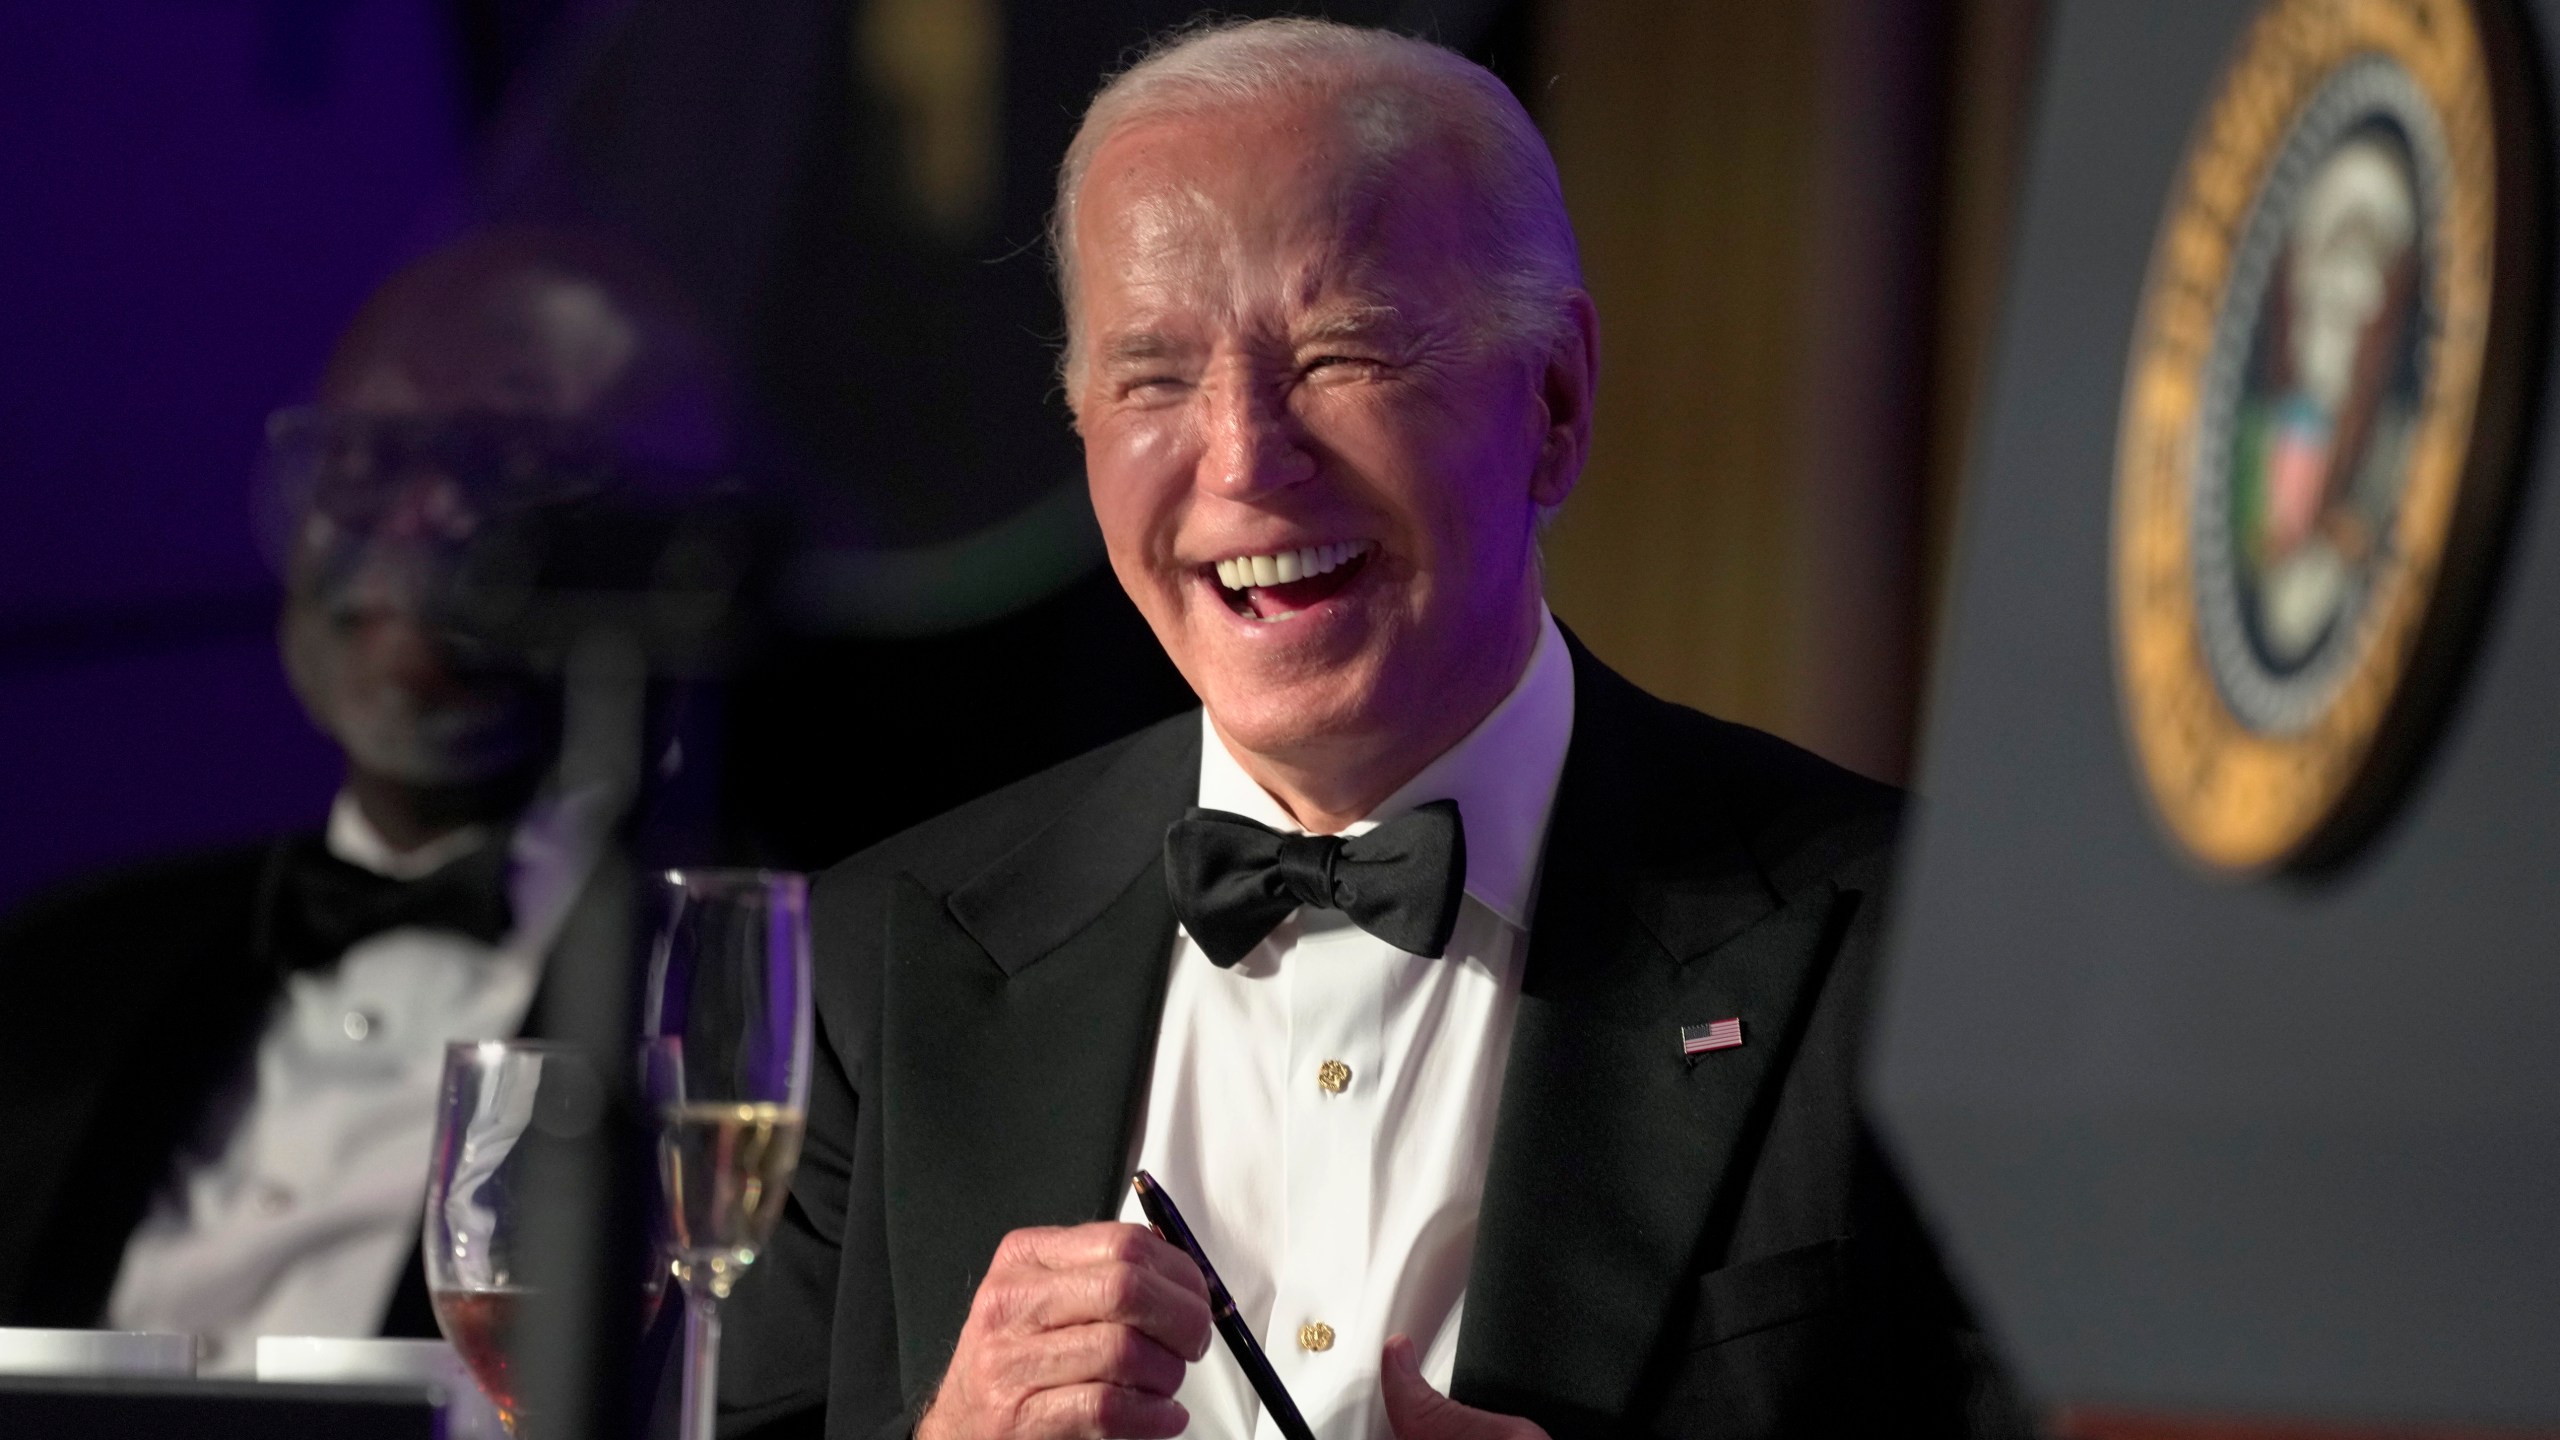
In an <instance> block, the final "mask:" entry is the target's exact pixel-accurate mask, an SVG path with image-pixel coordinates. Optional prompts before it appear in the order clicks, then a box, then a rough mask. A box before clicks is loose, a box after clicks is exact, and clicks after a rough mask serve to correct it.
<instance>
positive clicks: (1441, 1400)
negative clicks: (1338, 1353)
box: [1378, 1335, 1456, 1440]
mask: <svg viewBox="0 0 2560 1440" xmlns="http://www.w3.org/2000/svg"><path fill="white" fill-rule="evenodd" d="M1378 1386H1379V1388H1380V1389H1381V1390H1382V1391H1384V1392H1385V1394H1386V1401H1387V1428H1389V1429H1391V1430H1393V1431H1395V1433H1396V1437H1397V1440H1426V1437H1429V1436H1432V1435H1436V1434H1437V1433H1439V1432H1438V1427H1437V1426H1436V1425H1435V1423H1434V1422H1435V1421H1437V1420H1438V1419H1439V1418H1440V1412H1441V1410H1442V1409H1443V1408H1444V1407H1446V1406H1449V1405H1453V1404H1455V1403H1456V1402H1455V1401H1453V1400H1451V1399H1450V1398H1449V1397H1448V1396H1446V1395H1443V1394H1441V1393H1440V1392H1439V1391H1437V1390H1434V1389H1432V1388H1431V1382H1430V1381H1428V1380H1425V1379H1423V1378H1422V1359H1421V1357H1420V1356H1418V1355H1416V1354H1414V1353H1413V1341H1412V1340H1411V1339H1409V1338H1407V1337H1405V1336H1402V1335H1398V1336H1395V1337H1394V1338H1392V1339H1390V1340H1388V1341H1387V1348H1386V1350H1385V1352H1384V1353H1382V1354H1381V1355H1379V1357H1378Z"/></svg>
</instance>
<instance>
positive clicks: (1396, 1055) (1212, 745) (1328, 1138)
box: [1121, 615, 1573, 1440]
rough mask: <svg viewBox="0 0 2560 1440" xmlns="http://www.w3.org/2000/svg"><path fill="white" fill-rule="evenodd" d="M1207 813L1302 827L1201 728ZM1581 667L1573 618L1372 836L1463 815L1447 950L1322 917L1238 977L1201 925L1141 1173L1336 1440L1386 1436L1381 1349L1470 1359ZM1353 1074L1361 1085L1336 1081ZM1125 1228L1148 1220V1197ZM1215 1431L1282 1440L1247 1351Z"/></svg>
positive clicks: (1259, 951)
mask: <svg viewBox="0 0 2560 1440" xmlns="http://www.w3.org/2000/svg"><path fill="white" fill-rule="evenodd" d="M1201 728H1202V732H1203V733H1202V738H1201V744H1200V804H1202V805H1203V806H1206V807H1208V808H1210V809H1216V810H1231V811H1234V812H1235V813H1237V814H1240V815H1245V816H1248V817H1250V818H1252V819H1254V820H1258V821H1260V822H1262V823H1263V824H1265V825H1268V826H1270V827H1272V828H1273V829H1275V830H1280V831H1284V832H1290V833H1303V830H1302V829H1301V827H1299V826H1298V825H1296V824H1294V823H1293V822H1291V820H1290V819H1289V817H1288V814H1287V812H1286V811H1284V810H1283V809H1282V808H1281V807H1280V805H1279V804H1278V803H1277V802H1276V801H1274V800H1273V799H1272V798H1271V797H1270V796H1269V795H1268V794H1266V793H1265V792H1264V791H1263V790H1262V788H1261V787H1260V786H1258V785H1256V784H1255V783H1254V782H1253V781H1252V779H1250V778H1249V777H1248V776H1246V774H1245V772H1244V770H1243V769H1242V767H1240V766H1239V765H1237V763H1236V761H1235V758H1234V757H1233V756H1232V755H1230V754H1229V753H1228V752H1227V749H1226V747H1225V745H1224V743H1223V742H1221V741H1220V740H1219V738H1218V734H1217V732H1216V731H1215V730H1214V729H1211V728H1209V725H1208V721H1207V717H1206V716H1205V715H1204V716H1203V717H1202V721H1201ZM1572 734H1573V663H1572V657H1571V655H1570V654H1569V653H1568V652H1567V651H1566V649H1565V643H1564V636H1563V634H1562V632H1560V631H1559V630H1558V629H1557V628H1556V623H1555V619H1554V617H1553V616H1551V615H1542V618H1541V621H1540V626H1539V637H1538V642H1537V647H1536V650H1535V651H1534V652H1533V654H1532V655H1531V657H1530V661H1529V666H1528V669H1527V670H1526V671H1525V672H1524V673H1523V674H1522V676H1521V678H1520V682H1519V684H1518V685H1516V686H1515V687H1514V688H1513V689H1512V692H1511V694H1510V695H1509V696H1508V697H1507V698H1505V699H1504V700H1503V702H1502V704H1501V705H1500V706H1498V707H1496V708H1495V710H1494V711H1493V713H1492V714H1490V715H1488V716H1486V717H1485V719H1484V720H1483V722H1482V723H1480V724H1478V725H1477V726H1476V728H1475V729H1474V730H1472V731H1469V732H1468V734H1467V736H1466V738H1464V739H1462V740H1460V741H1459V742H1458V743H1457V744H1456V745H1455V746H1453V747H1451V748H1450V750H1449V751H1448V752H1447V753H1446V754H1443V755H1442V756H1441V757H1440V758H1439V759H1437V760H1435V761H1433V762H1432V763H1431V764H1430V765H1429V766H1427V767H1425V768H1424V770H1423V771H1422V773H1421V774H1419V775H1417V776H1415V777H1414V778H1413V780H1412V782H1411V783H1409V784H1407V785H1405V786H1404V787H1403V788H1402V789H1400V790H1398V791H1397V792H1396V793H1395V794H1394V795H1393V796H1391V797H1389V798H1388V799H1387V801H1386V802H1385V803H1384V804H1381V805H1380V806H1378V808H1377V809H1376V810H1375V811H1373V812H1371V814H1370V815H1369V817H1368V818H1367V819H1364V820H1362V821H1361V822H1360V823H1359V824H1356V825H1353V826H1352V827H1350V829H1348V830H1346V831H1344V832H1343V833H1345V834H1347V835H1359V834H1365V833H1366V832H1368V831H1370V830H1373V829H1375V828H1376V827H1377V826H1378V825H1380V824H1382V823H1384V822H1386V821H1388V820H1392V819H1394V818H1396V817H1397V816H1399V815H1402V814H1404V813H1405V812H1407V811H1409V810H1412V809H1413V808H1414V807H1416V806H1418V805H1421V804H1424V803H1425V802H1428V801H1432V800H1440V799H1454V800H1456V801H1457V802H1458V811H1459V816H1460V819H1461V821H1462V822H1463V823H1464V825H1465V827H1466V846H1467V881H1466V899H1465V900H1464V901H1463V902H1462V904H1461V906H1460V909H1459V912H1458V923H1457V930H1456V933H1455V934H1454V935H1453V936H1452V938H1451V940H1450V942H1449V949H1448V953H1447V954H1446V955H1444V956H1443V957H1442V958H1440V959H1437V960H1426V959H1422V958H1420V957H1417V956H1414V955H1409V954H1406V953H1405V952H1403V951H1401V950H1398V949H1396V948H1394V947H1393V946H1391V945H1389V944H1387V943H1386V942H1385V941H1383V940H1379V939H1376V938H1374V937H1372V936H1370V935H1369V934H1368V933H1366V932H1365V931H1362V930H1359V929H1357V928H1355V927H1354V926H1353V925H1352V924H1351V922H1350V921H1349V920H1348V919H1347V918H1345V917H1344V916H1343V915H1342V914H1341V912H1339V911H1334V910H1311V909H1306V908H1303V907H1302V908H1301V909H1300V910H1298V911H1297V912H1296V913H1295V914H1294V915H1292V916H1291V917H1290V918H1289V919H1288V920H1286V921H1283V922H1282V923H1281V925H1280V927H1279V928H1278V929H1277V930H1275V931H1273V932H1272V934H1271V938H1270V939H1268V940H1265V941H1264V942H1263V943H1262V944H1261V945H1259V946H1257V947H1256V948H1255V949H1254V951H1253V952H1252V953H1251V954H1249V955H1247V956H1246V957H1245V958H1244V959H1243V960H1242V961H1240V962H1238V963H1237V965H1236V966H1235V968H1234V969H1232V970H1221V969H1219V968H1218V967H1217V966H1215V965H1213V964H1211V963H1210V962H1209V958H1208V956H1206V955H1205V954H1203V953H1201V950H1200V948H1199V947H1198V946H1197V945H1195V944H1193V943H1192V942H1191V938H1190V936H1189V935H1187V934H1183V933H1180V932H1178V931H1177V933H1176V935H1175V937H1174V951H1173V970H1172V974H1171V977H1170V979H1169V982H1168V984H1167V988H1166V993H1165V1005H1164V1023H1163V1027H1162V1029H1161V1031H1160V1032H1159V1034H1158V1038H1157V1041H1156V1055H1155V1069H1154V1072H1153V1074H1152V1076H1151V1078H1150V1080H1149V1083H1148V1089H1147V1102H1146V1103H1147V1109H1146V1117H1145V1120H1144V1122H1143V1124H1142V1125H1141V1127H1140V1138H1139V1141H1138V1154H1137V1162H1136V1163H1137V1164H1138V1165H1140V1166H1142V1167H1144V1168H1145V1169H1146V1170H1148V1171H1149V1172H1150V1173H1152V1174H1153V1175H1154V1176H1155V1177H1156V1179H1158V1180H1159V1181H1161V1182H1163V1184H1164V1187H1165V1189H1166V1190H1167V1191H1168V1192H1169V1193H1170V1194H1171V1195H1172V1196H1173V1199H1174V1203H1175V1204H1176V1205H1178V1206H1180V1207H1181V1209H1182V1213H1183V1217H1184V1218H1185V1219H1186V1220H1188V1221H1189V1222H1190V1224H1191V1228H1192V1230H1193V1232H1194V1233H1195V1234H1196V1235H1197V1237H1198V1239H1199V1241H1200V1245H1201V1248H1202V1249H1203V1250H1204V1251H1206V1252H1207V1254H1208V1256H1209V1260H1210V1263H1211V1264H1213V1265H1215V1266H1216V1267H1217V1269H1218V1273H1219V1276H1220V1278H1221V1279H1223V1280H1224V1281H1225V1282H1226V1285H1227V1289H1228V1290H1229V1292H1230V1293H1231V1294H1232V1295H1233V1296H1234V1298H1235V1302H1236V1308H1237V1309H1238V1311H1239V1312H1241V1314H1242V1316H1243V1318H1244V1320H1245V1322H1246V1323H1247V1324H1248V1325H1250V1326H1251V1327H1252V1328H1253V1332H1254V1334H1255V1335H1257V1336H1259V1337H1260V1338H1261V1339H1262V1341H1263V1348H1264V1350H1265V1351H1266V1352H1267V1353H1268V1354H1269V1355H1270V1357H1271V1364H1272V1368H1273V1369H1274V1370H1276V1371H1278V1372H1279V1375H1280V1379H1281V1383H1283V1384H1285V1385H1286V1386H1288V1388H1289V1393H1290V1395H1291V1397H1292V1398H1293V1399H1295V1400H1296V1401H1297V1404H1298V1408H1299V1410H1300V1411H1301V1412H1302V1413H1304V1415H1305V1416H1306V1419H1307V1423H1308V1424H1309V1425H1311V1426H1313V1427H1314V1429H1315V1432H1316V1434H1317V1435H1319V1436H1321V1437H1323V1440H1388V1437H1389V1436H1390V1431H1389V1428H1388V1425H1387V1415H1386V1404H1385V1401H1384V1400H1383V1399H1382V1398H1381V1396H1380V1392H1379V1389H1378V1355H1379V1351H1380V1349H1381V1348H1382V1347H1383V1346H1385V1344H1386V1342H1387V1338H1388V1337H1389V1336H1391V1335H1396V1334H1405V1335H1410V1336H1412V1337H1413V1342H1414V1345H1415V1348H1416V1349H1417V1350H1418V1352H1419V1353H1420V1354H1421V1356H1422V1373H1423V1374H1424V1375H1425V1376H1426V1377H1428V1378H1429V1379H1430V1380H1431V1381H1432V1383H1433V1384H1435V1385H1438V1386H1440V1387H1441V1388H1442V1389H1443V1390H1445V1389H1447V1388H1448V1384H1449V1376H1450V1373H1451V1371H1452V1370H1453V1369H1455V1367H1456V1364H1457V1348H1458V1327H1459V1322H1460V1320H1461V1318H1462V1317H1463V1315H1464V1312H1465V1309H1466V1287H1467V1266H1468V1264H1469V1262H1470V1261H1471V1260H1472V1259H1473V1257H1474V1254H1475V1236H1476V1215H1477V1210H1478V1208H1479V1206H1480V1204H1481V1201H1482V1198H1483V1195H1484V1167H1485V1160H1486V1157H1487V1156H1488V1155H1489V1154H1490V1153H1491V1152H1492V1148H1493V1126H1494V1116H1495V1113H1496V1108H1497V1107H1498V1105H1499V1104H1500V1102H1501V1096H1502V1073H1503V1065H1504V1062H1505V1060H1506V1059H1507V1058H1508V1056H1509V1054H1510V1050H1511V1028H1512V1022H1513V1019H1514V1017H1515V1016H1516V1015H1517V1013H1518V1009H1519V998H1520V970H1521V964H1522V961H1523V959H1524V958H1525V954H1526V950H1527V946H1528V935H1529V929H1528V927H1529V917H1530V912H1531V909H1532V907H1533V905H1534V904H1535V901H1536V895H1537V879H1538V867H1539V860H1540V857H1541V856H1542V855H1543V853H1544V851H1545V848H1546V833H1547V817H1548V813H1549V811H1550V810H1551V809H1552V808H1553V806H1554V803H1555V791H1556V780H1557V777H1558V775H1559V774H1560V773H1561V772H1562V770H1563V768H1564V756H1565V746H1566V744H1567V742H1568V741H1569V740H1570V739H1571V737H1572ZM1337 1067H1338V1068H1337ZM1121 1218H1122V1219H1124V1220H1127V1221H1130V1222H1131V1223H1140V1224H1142V1223H1144V1220H1143V1217H1142V1215H1141V1213H1140V1211H1139V1210H1138V1207H1137V1203H1136V1201H1135V1199H1134V1197H1133V1198H1131V1200H1130V1201H1129V1202H1128V1203H1127V1204H1126V1205H1125V1206H1123V1208H1122V1210H1121ZM1176 1398H1178V1399H1179V1400H1180V1401H1181V1402H1182V1404H1183V1406H1184V1408H1185V1409H1187V1410H1188V1411H1189V1412H1190V1415H1191V1429H1190V1432H1189V1433H1191V1434H1193V1435H1198V1436H1217V1437H1235V1440H1242V1437H1245V1436H1259V1437H1260V1440H1279V1431H1278V1429H1277V1428H1276V1427H1274V1426H1273V1425H1272V1424H1271V1422H1270V1420H1269V1418H1268V1417H1266V1416H1264V1415H1263V1414H1262V1413H1261V1407H1260V1402H1258V1401H1257V1400H1256V1399H1255V1398H1254V1394H1253V1387H1252V1386H1251V1385H1249V1384H1248V1383H1246V1381H1245V1378H1244V1373H1243V1372H1242V1371H1241V1370H1239V1369H1238V1368H1237V1367H1236V1363H1235V1361H1234V1359H1233V1358H1232V1357H1230V1356H1229V1355H1228V1354H1227V1351H1226V1348H1225V1347H1224V1346H1223V1345H1212V1346H1211V1347H1210V1349H1209V1354H1208V1357H1207V1358H1206V1359H1204V1360H1202V1361H1201V1362H1200V1363H1199V1364H1197V1365H1194V1366H1192V1367H1190V1369H1189V1371H1188V1372H1187V1373H1186V1374H1185V1375H1184V1378H1183V1382H1182V1389H1181V1391H1180V1393H1179V1394H1178V1396H1177V1397H1176Z"/></svg>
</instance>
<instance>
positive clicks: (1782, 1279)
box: [1687, 1236, 1850, 1350]
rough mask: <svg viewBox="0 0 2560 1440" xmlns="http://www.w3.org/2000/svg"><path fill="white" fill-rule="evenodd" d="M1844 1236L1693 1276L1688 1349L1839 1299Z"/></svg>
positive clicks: (1789, 1319)
mask: <svg viewBox="0 0 2560 1440" xmlns="http://www.w3.org/2000/svg"><path fill="white" fill-rule="evenodd" d="M1849 1244H1850V1242H1849V1240H1848V1238H1847V1237H1846V1236H1843V1237H1841V1238H1839V1239H1836V1240H1819V1241H1816V1242H1814V1243H1813V1244H1811V1245H1799V1246H1797V1247H1796V1248H1794V1249H1793V1250H1781V1251H1779V1252H1778V1253H1777V1254H1775V1255H1763V1256H1761V1257H1760V1258H1758V1259H1756V1260H1745V1261H1742V1262H1740V1263H1739V1264H1734V1265H1727V1266H1725V1267H1724V1268H1723V1269H1721V1270H1710V1271H1708V1272H1707V1273H1706V1274H1704V1275H1701V1276H1699V1277H1698V1299H1697V1307H1696V1309H1695V1310H1693V1311H1692V1312H1691V1316H1690V1321H1689V1343H1688V1346H1687V1348H1688V1349H1691V1350H1703V1349H1705V1348H1706V1347H1708V1346H1710V1345H1721V1344H1723V1343H1724V1342H1726V1341H1728V1340H1739V1339H1741V1338H1742V1337H1743V1336H1745V1335H1754V1334H1757V1333H1759V1332H1760V1331H1763V1330H1774V1329H1776V1328H1777V1327H1778V1326H1781V1325H1787V1324H1792V1323H1793V1322H1795V1321H1798V1320H1802V1319H1804V1318H1806V1317H1807V1316H1811V1315H1817V1314H1820V1313H1821V1312H1823V1311H1825V1310H1828V1309H1830V1308H1831V1307H1832V1306H1834V1305H1837V1304H1839V1303H1840V1297H1841V1296H1842V1295H1844V1294H1846V1293H1847V1292H1848V1288H1849Z"/></svg>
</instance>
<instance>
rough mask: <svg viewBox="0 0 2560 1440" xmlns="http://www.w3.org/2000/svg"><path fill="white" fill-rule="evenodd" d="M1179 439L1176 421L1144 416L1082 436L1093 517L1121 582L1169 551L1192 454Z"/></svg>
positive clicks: (1116, 420) (1186, 488)
mask: <svg viewBox="0 0 2560 1440" xmlns="http://www.w3.org/2000/svg"><path fill="white" fill-rule="evenodd" d="M1183 434H1184V427H1183V426H1182V424H1181V423H1180V422H1179V420H1178V418H1176V417H1174V416H1171V415H1165V414H1155V413H1149V414H1145V415H1140V416H1134V417H1125V416H1124V417H1115V418H1113V419H1111V420H1109V421H1107V422H1105V423H1102V424H1099V425H1097V426H1095V427H1094V428H1093V430H1092V431H1091V432H1089V434H1088V435H1087V438H1086V440H1085V476H1086V480H1087V483H1088V484H1089V486H1090V487H1091V491H1092V496H1093V513H1094V518H1095V520H1096V521H1097V522H1098V523H1099V524H1100V525H1101V527H1102V538H1103V543H1104V544H1105V545H1106V546H1108V547H1109V549H1110V552H1111V561H1112V565H1113V567H1114V568H1115V569H1117V570H1119V571H1120V572H1121V574H1122V576H1123V578H1124V579H1125V578H1132V576H1133V572H1135V571H1141V570H1145V569H1147V568H1150V567H1152V566H1153V565H1155V564H1158V563H1161V562H1162V560H1163V559H1164V557H1165V556H1166V554H1167V552H1169V551H1170V549H1171V547H1172V543H1173V538H1174V529H1175V526H1176V524H1177V522H1178V520H1179V518H1180V515H1181V510H1182V504H1183V500H1184V497H1185V496H1187V495H1188V494H1189V493H1190V488H1191V471H1192V464H1191V459H1192V457H1193V456H1194V455H1195V454H1196V447H1193V446H1188V445H1186V444H1185V443H1184V441H1183Z"/></svg>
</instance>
